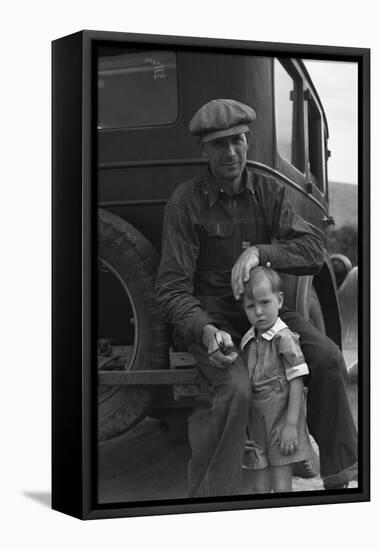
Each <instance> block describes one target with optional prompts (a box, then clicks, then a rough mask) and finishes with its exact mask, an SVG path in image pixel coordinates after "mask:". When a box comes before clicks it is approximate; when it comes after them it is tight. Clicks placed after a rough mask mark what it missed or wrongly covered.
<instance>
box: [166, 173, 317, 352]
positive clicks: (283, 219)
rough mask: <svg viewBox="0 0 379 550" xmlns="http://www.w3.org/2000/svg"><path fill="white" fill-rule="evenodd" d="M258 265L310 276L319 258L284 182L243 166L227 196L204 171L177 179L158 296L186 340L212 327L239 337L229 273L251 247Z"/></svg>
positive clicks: (242, 326)
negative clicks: (234, 190)
mask: <svg viewBox="0 0 379 550" xmlns="http://www.w3.org/2000/svg"><path fill="white" fill-rule="evenodd" d="M254 245H255V246H257V248H258V250H259V258H260V265H266V266H269V267H272V268H273V269H276V270H278V271H285V272H287V273H292V274H296V275H306V274H314V273H317V271H318V270H319V269H320V267H321V265H322V262H323V258H324V242H323V237H322V234H321V232H319V231H318V230H317V229H316V228H314V227H313V226H311V225H310V224H309V223H308V222H306V221H305V220H303V219H302V218H301V217H300V216H298V215H297V214H296V213H295V212H294V209H293V207H292V205H291V203H290V202H289V200H288V198H287V194H286V190H285V188H284V186H283V185H281V184H280V183H278V182H277V181H276V180H275V179H273V178H270V177H267V176H266V175H264V174H262V173H259V172H256V171H254V172H253V171H250V170H247V169H245V171H244V173H243V176H242V180H241V186H240V191H239V192H238V193H235V194H233V195H230V194H229V193H227V192H226V191H224V190H223V189H222V188H220V187H219V186H218V184H217V182H216V181H215V179H214V178H213V177H212V175H211V173H210V171H209V170H207V171H205V172H204V173H203V174H201V175H199V176H197V177H195V178H192V179H190V180H188V181H186V182H184V183H183V184H181V185H180V186H179V187H178V188H177V189H176V190H175V191H174V193H173V194H172V196H171V198H170V199H169V202H168V203H167V205H166V211H165V220H164V228H163V237H162V257H161V263H160V268H159V271H158V276H157V281H156V290H157V300H158V303H159V304H160V305H161V307H162V309H163V312H164V313H165V314H166V316H167V318H168V320H169V321H170V322H171V323H172V324H173V325H174V327H175V329H176V330H177V331H179V333H180V334H181V336H182V337H183V338H184V339H185V340H186V342H188V343H190V342H201V337H202V331H203V328H204V326H205V325H207V324H213V325H215V326H217V327H218V328H220V329H223V330H226V331H228V332H229V333H230V334H231V335H232V336H233V337H235V338H237V339H238V338H240V337H241V336H242V334H243V333H244V332H245V331H246V330H247V328H248V325H247V324H246V316H245V314H244V312H243V309H242V306H241V304H240V303H239V302H237V301H236V300H235V299H234V297H233V293H232V288H231V271H232V268H233V265H234V264H235V262H236V260H237V259H238V257H239V256H240V254H241V253H242V252H243V250H244V249H245V248H247V247H249V246H254Z"/></svg>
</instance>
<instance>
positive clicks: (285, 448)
mask: <svg viewBox="0 0 379 550" xmlns="http://www.w3.org/2000/svg"><path fill="white" fill-rule="evenodd" d="M279 444H280V452H281V453H282V455H286V456H288V455H292V454H293V453H294V452H295V451H297V449H298V442H297V424H291V423H289V422H286V423H285V424H284V426H283V429H282V432H281V434H280V440H279Z"/></svg>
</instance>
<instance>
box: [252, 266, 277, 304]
mask: <svg viewBox="0 0 379 550" xmlns="http://www.w3.org/2000/svg"><path fill="white" fill-rule="evenodd" d="M265 278H266V279H268V280H269V281H270V283H271V289H272V291H273V292H282V280H281V278H280V277H279V275H278V273H277V272H276V271H274V270H273V269H271V268H270V267H265V266H263V265H262V266H261V265H260V266H258V267H255V268H254V269H252V270H251V271H250V277H249V280H248V281H247V282H246V283H245V295H246V296H247V297H248V298H250V299H251V298H253V288H254V286H255V285H256V284H258V283H260V282H261V281H262V280H263V279H265Z"/></svg>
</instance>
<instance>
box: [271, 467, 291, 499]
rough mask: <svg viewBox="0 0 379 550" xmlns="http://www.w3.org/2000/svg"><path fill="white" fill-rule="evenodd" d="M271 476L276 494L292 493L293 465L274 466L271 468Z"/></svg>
mask: <svg viewBox="0 0 379 550" xmlns="http://www.w3.org/2000/svg"><path fill="white" fill-rule="evenodd" d="M271 475H272V488H273V491H274V493H283V492H290V491H292V464H286V465H284V466H273V467H272V468H271Z"/></svg>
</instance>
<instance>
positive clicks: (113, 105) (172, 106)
mask: <svg viewBox="0 0 379 550" xmlns="http://www.w3.org/2000/svg"><path fill="white" fill-rule="evenodd" d="M97 89H98V104H97V106H98V115H97V116H98V123H97V126H98V129H106V128H133V127H141V126H156V125H162V124H170V123H173V122H174V121H175V120H176V117H177V114H178V85H177V69H176V54H175V52H171V51H141V49H138V50H132V49H128V50H125V48H124V49H116V50H115V48H112V49H111V48H107V47H106V46H104V47H102V48H101V50H100V52H99V56H98V87H97Z"/></svg>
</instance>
